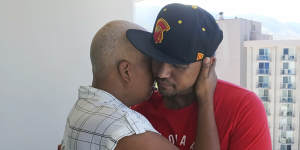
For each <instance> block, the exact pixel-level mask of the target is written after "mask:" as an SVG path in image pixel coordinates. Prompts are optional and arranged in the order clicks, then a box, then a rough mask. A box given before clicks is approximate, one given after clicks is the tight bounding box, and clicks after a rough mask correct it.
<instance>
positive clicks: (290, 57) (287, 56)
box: [281, 55, 296, 61]
mask: <svg viewBox="0 0 300 150" xmlns="http://www.w3.org/2000/svg"><path fill="white" fill-rule="evenodd" d="M281 60H285V61H296V56H295V55H283V56H281Z"/></svg>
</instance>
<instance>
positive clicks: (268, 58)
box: [256, 55, 271, 61]
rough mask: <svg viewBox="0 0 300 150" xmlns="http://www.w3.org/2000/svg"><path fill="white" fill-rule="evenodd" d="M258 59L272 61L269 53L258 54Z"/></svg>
mask: <svg viewBox="0 0 300 150" xmlns="http://www.w3.org/2000/svg"><path fill="white" fill-rule="evenodd" d="M256 60H263V61H271V57H270V56H268V55H258V56H257V58H256Z"/></svg>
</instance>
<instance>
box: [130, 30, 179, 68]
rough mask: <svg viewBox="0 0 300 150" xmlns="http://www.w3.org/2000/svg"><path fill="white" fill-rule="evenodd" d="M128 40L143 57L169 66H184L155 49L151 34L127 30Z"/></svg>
mask: <svg viewBox="0 0 300 150" xmlns="http://www.w3.org/2000/svg"><path fill="white" fill-rule="evenodd" d="M126 35H127V38H128V40H129V41H130V42H131V43H132V45H133V46H134V47H135V48H136V49H138V50H139V51H140V52H142V53H143V54H144V55H146V56H149V57H151V58H152V59H155V60H157V61H160V62H166V63H169V64H185V63H183V62H182V61H180V60H177V59H174V58H172V57H170V56H169V55H166V54H164V53H163V52H162V51H161V50H159V49H157V48H156V47H155V44H154V42H153V37H152V33H150V32H146V31H142V30H136V29H129V30H128V31H127V32H126Z"/></svg>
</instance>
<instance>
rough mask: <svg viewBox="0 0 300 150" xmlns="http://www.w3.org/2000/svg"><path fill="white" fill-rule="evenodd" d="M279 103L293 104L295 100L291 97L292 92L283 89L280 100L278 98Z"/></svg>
mask: <svg viewBox="0 0 300 150" xmlns="http://www.w3.org/2000/svg"><path fill="white" fill-rule="evenodd" d="M280 102H282V103H294V102H295V99H294V96H293V90H290V89H288V90H286V89H283V90H282V94H281V98H280Z"/></svg>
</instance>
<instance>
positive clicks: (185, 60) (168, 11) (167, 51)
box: [126, 3, 223, 64]
mask: <svg viewBox="0 0 300 150" xmlns="http://www.w3.org/2000/svg"><path fill="white" fill-rule="evenodd" d="M126 35H127V38H128V40H129V41H130V42H131V43H132V44H133V45H134V46H135V47H136V48H137V49H138V50H139V51H141V52H142V53H143V54H145V55H147V56H150V57H151V58H153V59H155V60H158V61H161V62H166V63H170V64H190V63H193V62H196V61H201V60H202V59H203V58H204V57H211V56H213V55H214V54H215V51H216V49H217V48H218V46H219V44H220V43H221V41H222V39H223V32H222V30H221V29H220V28H219V26H218V24H217V23H216V20H215V19H214V17H213V16H212V15H211V14H209V13H208V12H207V11H205V10H204V9H202V8H200V7H198V6H196V5H183V4H178V3H174V4H168V5H166V6H165V7H163V8H162V9H161V10H160V12H159V14H158V16H157V18H156V21H155V24H154V27H153V31H152V33H150V32H146V31H142V30H136V29H129V30H128V31H127V32H126Z"/></svg>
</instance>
